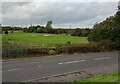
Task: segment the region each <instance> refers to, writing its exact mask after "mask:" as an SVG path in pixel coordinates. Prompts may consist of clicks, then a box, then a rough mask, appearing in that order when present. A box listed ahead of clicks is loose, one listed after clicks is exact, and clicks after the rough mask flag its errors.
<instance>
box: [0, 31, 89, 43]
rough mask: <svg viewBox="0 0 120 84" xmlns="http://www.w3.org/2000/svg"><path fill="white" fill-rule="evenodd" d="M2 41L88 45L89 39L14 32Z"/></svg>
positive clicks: (5, 36) (3, 37)
mask: <svg viewBox="0 0 120 84" xmlns="http://www.w3.org/2000/svg"><path fill="white" fill-rule="evenodd" d="M2 41H3V42H6V41H9V42H26V43H37V44H51V43H52V44H54V43H56V44H59V43H67V42H68V41H70V42H71V43H86V42H88V41H87V37H75V36H70V35H56V34H40V33H24V32H22V31H21V32H20V31H19V32H17V31H16V32H14V33H9V34H8V35H5V34H3V35H2Z"/></svg>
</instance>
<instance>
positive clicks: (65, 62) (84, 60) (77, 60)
mask: <svg viewBox="0 0 120 84" xmlns="http://www.w3.org/2000/svg"><path fill="white" fill-rule="evenodd" d="M83 61H85V60H77V61H70V62H61V63H58V64H70V63H77V62H83Z"/></svg>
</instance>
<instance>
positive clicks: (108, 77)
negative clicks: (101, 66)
mask: <svg viewBox="0 0 120 84" xmlns="http://www.w3.org/2000/svg"><path fill="white" fill-rule="evenodd" d="M83 82H96V84H97V82H118V72H113V73H110V74H104V75H98V76H95V77H90V78H82V79H80V80H78V81H75V82H74V83H75V84H79V83H83Z"/></svg>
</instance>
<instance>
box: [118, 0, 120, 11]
mask: <svg viewBox="0 0 120 84" xmlns="http://www.w3.org/2000/svg"><path fill="white" fill-rule="evenodd" d="M118 10H120V1H119V2H118Z"/></svg>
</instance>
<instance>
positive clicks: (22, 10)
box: [2, 2, 117, 27]
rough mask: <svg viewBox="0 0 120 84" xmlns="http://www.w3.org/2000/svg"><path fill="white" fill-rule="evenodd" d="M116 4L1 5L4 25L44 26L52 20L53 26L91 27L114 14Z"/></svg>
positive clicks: (48, 3)
mask: <svg viewBox="0 0 120 84" xmlns="http://www.w3.org/2000/svg"><path fill="white" fill-rule="evenodd" d="M116 9H117V3H116V2H109V3H105V2H104V3H102V2H89V3H84V2H79V3H76V2H63V3H62V2H37V3H33V2H32V3H25V2H24V3H21V2H19V3H15V2H14V3H12V2H11V3H5V2H4V3H3V12H2V14H3V24H4V25H11V24H14V25H27V24H30V23H33V24H42V25H44V24H46V22H47V21H48V20H52V21H53V24H54V26H68V25H70V24H71V25H73V26H79V27H83V26H84V27H91V26H93V24H94V23H95V22H100V21H102V20H104V19H105V18H107V17H108V16H110V15H113V14H115V12H116Z"/></svg>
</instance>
